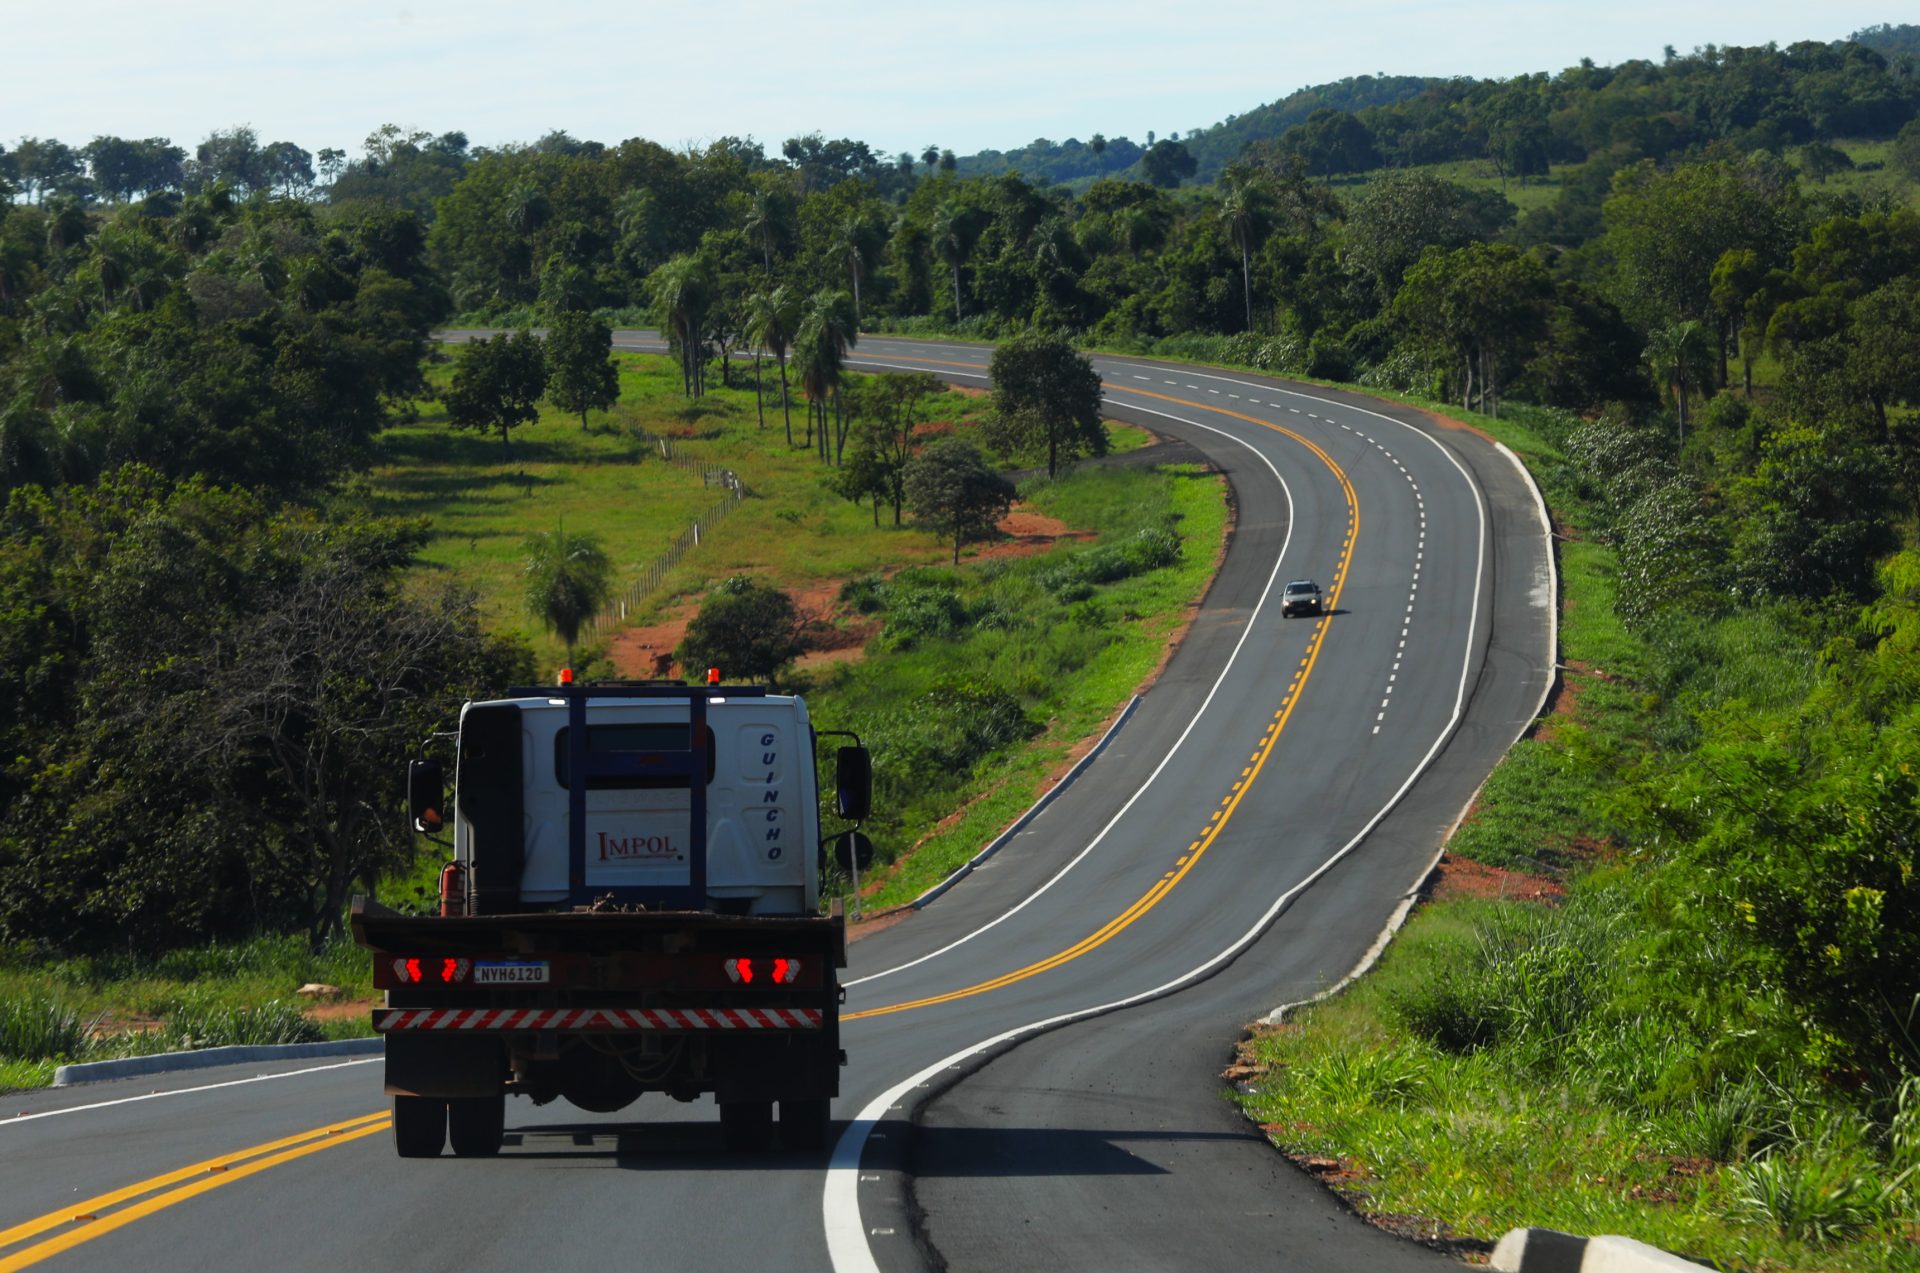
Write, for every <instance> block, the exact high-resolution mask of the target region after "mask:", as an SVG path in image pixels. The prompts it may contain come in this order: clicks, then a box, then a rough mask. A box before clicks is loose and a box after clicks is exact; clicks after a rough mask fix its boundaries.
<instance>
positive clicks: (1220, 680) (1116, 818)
mask: <svg viewBox="0 0 1920 1273" xmlns="http://www.w3.org/2000/svg"><path fill="white" fill-rule="evenodd" d="M1116 405H1123V406H1124V407H1125V409H1127V410H1129V411H1140V412H1144V413H1146V414H1147V415H1157V416H1159V417H1161V418H1162V419H1166V420H1175V421H1178V422H1179V423H1181V424H1186V425H1191V426H1193V427H1194V428H1197V429H1205V430H1206V431H1207V432H1209V433H1217V434H1219V435H1220V436H1221V437H1223V438H1226V439H1227V440H1228V441H1230V442H1237V443H1239V444H1240V445H1241V446H1244V447H1246V448H1247V450H1249V451H1251V452H1253V454H1254V456H1255V457H1256V458H1258V459H1259V460H1260V462H1261V463H1263V464H1265V465H1266V466H1267V471H1268V472H1270V473H1272V474H1273V477H1274V480H1275V481H1277V482H1279V483H1280V490H1281V492H1282V493H1283V494H1284V495H1285V496H1286V497H1287V536H1286V538H1285V539H1284V540H1282V541H1281V544H1280V552H1279V555H1277V556H1276V557H1275V558H1274V559H1273V571H1272V573H1271V574H1269V575H1268V576H1267V586H1266V587H1265V588H1263V589H1262V590H1261V592H1260V600H1259V602H1258V603H1256V604H1255V605H1254V607H1253V613H1252V614H1251V615H1249V616H1248V618H1247V626H1246V627H1245V629H1243V630H1242V631H1241V633H1240V639H1239V640H1238V641H1236V642H1234V646H1233V653H1232V654H1230V655H1228V656H1227V663H1226V666H1225V667H1223V668H1221V669H1220V675H1219V676H1218V677H1217V678H1215V680H1214V682H1213V688H1211V689H1209V690H1208V691H1207V696H1206V698H1205V699H1203V700H1202V701H1201V703H1200V706H1199V709H1198V710H1196V711H1195V712H1194V714H1193V719H1192V720H1190V721H1188V722H1187V727H1186V728H1185V729H1183V730H1181V731H1180V737H1178V738H1176V739H1175V740H1174V743H1173V746H1172V747H1171V748H1169V749H1168V751H1167V754H1166V755H1165V756H1164V757H1162V758H1161V761H1160V763H1159V764H1157V765H1155V766H1154V768H1153V772H1152V773H1150V774H1148V775H1147V779H1146V781H1145V782H1143V783H1141V784H1140V789H1139V790H1138V791H1135V792H1134V793H1133V795H1131V796H1130V797H1128V799H1127V802H1126V804H1124V805H1122V806H1121V807H1120V812H1118V813H1116V814H1114V815H1113V817H1112V818H1111V819H1109V820H1108V822H1107V824H1106V825H1105V826H1103V827H1101V828H1100V833H1099V834H1098V835H1096V836H1094V837H1093V839H1091V840H1089V841H1088V842H1087V847H1086V848H1084V849H1082V850H1080V852H1078V853H1076V854H1075V855H1074V856H1073V858H1072V860H1071V861H1069V862H1068V863H1067V864H1066V865H1065V866H1063V867H1061V868H1060V870H1059V871H1058V872H1057V873H1056V874H1055V875H1054V876H1053V878H1051V879H1049V880H1048V881H1047V882H1046V883H1045V884H1042V885H1041V886H1040V887H1039V888H1037V889H1035V890H1034V891H1033V892H1032V893H1030V894H1028V895H1027V896H1026V897H1025V898H1023V899H1022V900H1021V901H1020V903H1019V905H1017V906H1015V907H1014V908H1013V909H1012V910H1009V911H1007V912H1006V913H1005V914H1003V915H1001V916H999V917H998V918H996V919H994V920H991V921H989V922H988V923H986V924H983V925H981V926H980V927H979V928H976V929H974V930H973V931H972V932H970V933H968V934H967V935H966V936H964V937H960V938H957V939H956V940H954V941H950V942H948V943H947V944H946V945H944V946H942V947H940V948H939V949H938V950H934V951H929V952H928V953H927V954H924V955H922V956H920V957H919V958H918V959H912V960H909V961H907V962H906V963H904V964H896V965H895V966H894V967H892V968H886V969H882V970H881V971H879V972H876V973H870V974H868V975H867V976H865V977H857V978H855V979H854V980H852V981H846V982H842V983H841V984H842V985H844V986H846V987H848V988H849V989H851V988H852V987H854V986H859V985H864V984H866V983H867V982H869V981H878V980H879V979H880V978H882V977H891V976H892V975H893V974H894V973H896V972H904V971H906V970H907V969H909V968H913V967H917V966H918V965H920V964H924V963H926V962H927V961H928V960H930V959H938V958H939V957H940V956H942V955H944V954H946V953H947V952H948V951H951V950H953V949H955V948H956V947H959V946H963V945H965V944H966V943H968V942H970V941H972V940H973V939H974V938H976V937H978V936H980V935H981V934H982V933H984V932H987V931H988V930H990V929H993V928H996V927H998V926H999V925H1000V924H1003V923H1005V922H1006V921H1007V920H1009V919H1012V918H1013V917H1014V916H1015V915H1018V914H1019V913H1020V912H1021V911H1023V910H1025V909H1026V908H1027V907H1028V906H1030V905H1032V904H1033V903H1034V902H1036V901H1038V900H1040V896H1041V895H1042V894H1043V893H1045V892H1046V891H1047V890H1048V889H1050V888H1052V887H1053V886H1054V885H1055V884H1058V883H1059V882H1060V881H1061V880H1063V879H1065V878H1066V877H1067V873H1068V872H1069V871H1071V870H1073V868H1074V867H1076V866H1078V865H1080V863H1081V861H1082V860H1083V859H1084V858H1085V857H1086V856H1087V855H1088V854H1089V853H1091V852H1093V851H1094V849H1095V848H1097V847H1099V845H1100V842H1101V841H1102V840H1104V839H1106V838H1107V833H1108V832H1109V831H1111V830H1113V828H1114V827H1116V826H1117V825H1119V823H1120V819H1122V818H1124V817H1126V816H1127V812H1128V810H1130V809H1132V808H1133V806H1134V805H1136V804H1138V803H1139V802H1140V798H1141V797H1142V796H1144V795H1146V794H1147V789H1148V788H1150V787H1152V786H1153V784H1154V781H1155V779H1157V778H1159V777H1160V774H1161V771H1162V770H1164V769H1165V768H1166V767H1167V766H1168V765H1170V764H1172V763H1173V758H1174V756H1175V755H1177V754H1178V753H1179V751H1180V748H1181V747H1182V746H1183V745H1185V743H1186V741H1187V737H1188V735H1190V734H1192V733H1193V731H1194V728H1195V727H1196V726H1198V725H1199V723H1200V720H1201V718H1202V717H1204V716H1205V715H1206V714H1207V708H1208V707H1210V706H1211V705H1212V703H1213V700H1214V698H1215V696H1217V695H1218V694H1219V693H1220V687H1221V686H1222V685H1224V684H1226V680H1227V676H1228V674H1229V673H1231V672H1232V671H1233V665H1234V664H1235V663H1236V662H1237V661H1238V660H1239V658H1240V652H1241V650H1243V649H1244V648H1246V644H1247V641H1248V640H1249V639H1251V638H1252V636H1253V630H1254V627H1255V625H1256V624H1257V623H1258V622H1259V619H1260V612H1261V610H1263V609H1265V607H1266V604H1267V601H1268V599H1269V598H1270V597H1271V596H1272V594H1273V586H1274V584H1275V582H1277V581H1278V580H1279V578H1280V566H1281V564H1282V563H1283V562H1284V561H1286V558H1287V549H1288V548H1289V547H1291V546H1292V544H1293V521H1294V518H1293V489H1292V488H1291V487H1289V486H1288V485H1287V479H1286V478H1284V477H1282V476H1281V475H1280V470H1279V469H1278V468H1275V467H1274V463H1273V461H1272V460H1270V459H1268V458H1267V456H1266V455H1264V454H1263V453H1262V452H1261V451H1260V449H1259V448H1258V447H1256V446H1254V445H1253V443H1251V442H1249V441H1247V440H1246V439H1245V438H1241V437H1236V436H1235V435H1234V434H1232V433H1229V432H1228V431H1227V430H1225V429H1220V428H1215V427H1214V426H1213V425H1210V424H1202V423H1200V422H1199V421H1198V420H1189V419H1186V418H1185V417H1184V416H1177V415H1174V414H1172V413H1171V412H1167V411H1156V410H1154V409H1153V408H1152V407H1141V406H1135V405H1134V404H1133V403H1125V404H1116Z"/></svg>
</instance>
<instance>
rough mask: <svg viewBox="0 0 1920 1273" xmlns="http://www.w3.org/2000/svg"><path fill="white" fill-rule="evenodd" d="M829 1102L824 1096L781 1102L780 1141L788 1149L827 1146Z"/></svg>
mask: <svg viewBox="0 0 1920 1273" xmlns="http://www.w3.org/2000/svg"><path fill="white" fill-rule="evenodd" d="M827 1107H828V1102H827V1101H826V1099H825V1098H823V1097H810V1098H808V1099H806V1100H798V1101H781V1102H780V1143H781V1144H783V1145H785V1146H786V1147H787V1148H788V1149H800V1150H807V1151H816V1150H821V1149H825V1148H826V1147H827V1130H828V1127H829V1125H830V1120H829V1118H828V1116H827Z"/></svg>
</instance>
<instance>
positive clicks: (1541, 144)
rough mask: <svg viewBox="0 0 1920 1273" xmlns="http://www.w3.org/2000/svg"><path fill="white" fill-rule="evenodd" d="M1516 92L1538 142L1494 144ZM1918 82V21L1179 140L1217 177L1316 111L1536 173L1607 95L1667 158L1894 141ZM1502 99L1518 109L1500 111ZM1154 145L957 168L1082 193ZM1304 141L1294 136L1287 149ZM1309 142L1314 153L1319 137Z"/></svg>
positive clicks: (1403, 93)
mask: <svg viewBox="0 0 1920 1273" xmlns="http://www.w3.org/2000/svg"><path fill="white" fill-rule="evenodd" d="M1850 44H1851V45H1858V46H1860V48H1862V49H1868V50H1871V51H1872V52H1873V53H1874V54H1877V55H1878V56H1879V57H1880V58H1881V59H1883V60H1884V62H1885V68H1884V69H1881V68H1880V67H1879V64H1878V63H1873V60H1872V59H1871V58H1866V61H1865V62H1864V63H1863V62H1861V61H1859V60H1857V59H1859V58H1862V57H1863V56H1865V55H1863V54H1860V53H1859V52H1858V51H1856V52H1855V53H1854V54H1853V55H1852V57H1851V58H1850V57H1849V56H1848V54H1847V52H1846V50H1847V46H1848V45H1850ZM1519 85H1526V86H1527V88H1526V90H1525V91H1526V92H1527V93H1528V94H1529V95H1530V96H1532V98H1533V102H1532V105H1531V107H1530V108H1529V109H1527V110H1526V111H1523V112H1521V113H1523V114H1526V115H1530V116H1533V117H1535V118H1537V119H1539V120H1540V128H1539V129H1537V130H1536V132H1538V133H1539V134H1540V135H1539V136H1537V137H1535V138H1526V139H1507V138H1501V137H1499V136H1493V135H1495V134H1498V133H1500V131H1501V129H1502V128H1503V127H1505V128H1507V129H1508V131H1511V127H1512V125H1511V122H1510V121H1511V119H1512V117H1513V111H1512V109H1511V102H1512V100H1513V94H1512V93H1511V92H1510V91H1509V90H1511V89H1513V88H1514V87H1515V86H1519ZM1917 85H1920V25H1914V24H1911V23H1903V24H1899V25H1893V24H1889V23H1882V24H1880V25H1878V26H1871V27H1866V28H1863V29H1861V30H1859V31H1856V32H1854V33H1853V35H1852V36H1850V37H1849V38H1848V39H1846V40H1836V41H1833V42H1832V43H1831V44H1822V43H1819V42H1816V41H1803V42H1801V43H1798V44H1794V45H1790V46H1788V47H1787V48H1785V49H1781V48H1779V47H1778V46H1775V45H1766V46H1763V47H1760V48H1754V49H1734V48H1731V47H1729V48H1725V49H1721V48H1717V47H1715V46H1712V45H1709V46H1707V47H1706V48H1704V49H1696V50H1694V51H1693V53H1691V54H1687V55H1678V56H1676V55H1674V54H1672V53H1671V51H1669V56H1668V58H1667V60H1666V61H1665V62H1664V63H1653V62H1645V61H1632V62H1624V63H1622V64H1621V65H1620V66H1618V67H1595V66H1594V65H1593V63H1592V62H1591V61H1586V62H1583V63H1582V64H1581V65H1580V66H1579V67H1575V68H1570V69H1569V70H1567V71H1564V72H1561V73H1560V74H1559V75H1555V76H1552V77H1548V76H1546V75H1538V76H1523V77H1519V78H1518V79H1516V80H1511V81H1505V80H1497V79H1495V80H1475V79H1471V78H1468V77H1464V76H1463V77H1454V78H1447V79H1442V78H1434V77H1421V76H1412V75H1381V76H1374V75H1358V76H1353V77H1350V78H1348V79H1344V80H1340V81H1339V82H1337V83H1332V84H1316V85H1313V86H1311V87H1308V88H1303V89H1300V90H1298V91H1296V92H1293V93H1290V94H1288V95H1287V96H1286V97H1283V98H1281V99H1280V100H1278V101H1275V102H1270V103H1268V104H1267V105H1264V106H1257V107H1255V108H1254V109H1252V110H1250V111H1248V112H1246V113H1245V114H1244V115H1229V116H1228V117H1227V118H1226V119H1224V120H1222V121H1221V122H1220V123H1217V124H1215V125H1213V126H1212V127H1210V128H1201V129H1195V130H1194V131H1192V132H1189V133H1186V134H1184V135H1182V134H1180V133H1177V132H1176V133H1171V134H1169V137H1170V138H1171V139H1173V140H1177V141H1178V142H1180V143H1181V144H1182V145H1184V146H1185V147H1186V148H1187V151H1188V153H1189V154H1191V155H1192V156H1193V158H1194V161H1195V163H1196V164H1197V165H1198V171H1197V172H1196V173H1195V174H1194V177H1193V181H1194V183H1195V184H1205V183H1207V182H1210V181H1212V180H1214V179H1215V178H1216V177H1218V176H1219V175H1220V170H1221V169H1222V168H1224V167H1225V166H1226V165H1227V164H1229V163H1231V162H1233V160H1234V159H1235V158H1237V157H1238V156H1239V155H1240V154H1241V153H1242V152H1243V151H1245V150H1246V149H1247V147H1249V146H1251V145H1255V144H1257V143H1260V142H1270V141H1275V140H1277V139H1278V138H1280V137H1281V136H1283V135H1285V134H1286V133H1287V132H1288V131H1289V130H1292V129H1295V128H1297V127H1299V126H1300V125H1303V124H1305V123H1306V122H1307V120H1308V118H1309V117H1310V116H1311V115H1312V114H1313V113H1314V112H1315V111H1319V110H1328V111H1335V112H1340V113H1341V114H1342V116H1348V115H1350V116H1355V117H1357V118H1358V119H1359V120H1360V121H1361V123H1362V124H1364V125H1365V126H1366V128H1367V129H1368V131H1369V132H1371V133H1372V134H1373V135H1374V136H1375V137H1376V138H1377V139H1378V141H1379V143H1380V159H1381V161H1382V162H1384V163H1385V164H1387V165H1388V166H1403V165H1407V164H1414V163H1428V162H1438V161H1446V160H1452V159H1467V158H1480V157H1483V156H1485V155H1487V154H1488V153H1489V150H1490V148H1492V149H1498V148H1499V147H1501V146H1503V145H1505V146H1507V147H1508V148H1509V149H1514V148H1516V147H1517V148H1518V149H1519V150H1524V151H1527V152H1529V153H1528V154H1527V155H1521V154H1518V153H1516V154H1515V155H1514V156H1513V158H1515V159H1517V161H1518V163H1519V166H1518V167H1516V168H1515V170H1514V171H1515V172H1516V173H1520V174H1525V173H1527V172H1528V171H1530V170H1535V169H1537V170H1538V171H1540V172H1544V171H1545V163H1546V159H1547V158H1548V157H1549V155H1550V156H1551V158H1552V159H1553V160H1555V161H1556V162H1574V161H1577V160H1579V159H1582V158H1584V157H1585V152H1586V151H1588V150H1591V149H1594V148H1597V146H1598V145H1600V144H1604V142H1605V141H1606V140H1607V136H1606V127H1611V125H1610V124H1609V125H1606V126H1605V127H1603V126H1602V125H1600V124H1598V123H1596V124H1594V125H1592V126H1590V127H1587V128H1585V129H1584V130H1583V135H1581V136H1579V137H1577V138H1576V137H1572V136H1569V135H1567V133H1568V131H1569V128H1570V126H1571V124H1572V122H1573V121H1572V118H1571V116H1570V115H1568V114H1565V113H1563V114H1562V115H1561V117H1560V118H1558V119H1556V120H1554V121H1553V122H1554V130H1553V131H1554V133H1555V135H1554V136H1552V137H1551V138H1549V137H1547V136H1546V122H1547V121H1546V119H1545V118H1544V116H1545V115H1546V114H1547V112H1548V111H1565V110H1566V108H1571V110H1572V112H1573V113H1574V114H1580V113H1584V112H1585V109H1586V108H1587V107H1589V106H1591V105H1594V104H1595V103H1596V99H1598V98H1601V97H1611V98H1613V99H1614V100H1613V101H1611V102H1608V103H1606V110H1607V111H1608V112H1610V113H1611V114H1614V115H1622V114H1625V115H1646V116H1648V117H1649V118H1650V119H1653V117H1655V116H1660V115H1664V119H1654V120H1653V122H1652V123H1649V124H1648V125H1647V126H1646V127H1645V128H1642V129H1641V130H1640V131H1641V132H1642V133H1647V134H1648V135H1646V136H1640V135H1638V134H1635V135H1633V136H1631V137H1630V138H1629V140H1631V141H1632V142H1633V143H1634V144H1635V145H1637V146H1638V147H1639V148H1640V149H1641V150H1642V151H1643V152H1644V153H1648V154H1653V155H1656V156H1657V155H1659V154H1661V153H1665V152H1667V151H1670V150H1675V149H1679V148H1682V147H1684V146H1687V145H1694V144H1701V143H1704V142H1707V141H1711V140H1713V139H1715V138H1725V139H1729V140H1734V139H1738V140H1740V141H1741V142H1742V143H1743V144H1747V145H1749V146H1750V147H1752V148H1762V149H1767V150H1772V151H1775V152H1778V151H1779V150H1781V149H1782V148H1783V147H1785V146H1789V145H1797V144H1801V143H1803V142H1806V141H1810V140H1814V139H1830V138H1832V137H1834V136H1839V135H1867V136H1883V135H1890V133H1891V132H1892V130H1894V129H1897V128H1898V127H1899V125H1900V124H1901V123H1903V122H1904V121H1905V120H1906V119H1909V118H1912V116H1913V110H1914V102H1915V99H1916V86H1917ZM1796 89H1797V90H1798V91H1796ZM1503 97H1505V98H1506V99H1507V102H1508V104H1507V105H1504V106H1503V105H1502V104H1501V102H1500V99H1501V98H1503ZM1836 103H1839V104H1840V105H1839V108H1838V109H1836V107H1835V104H1836ZM1502 114H1504V115H1505V116H1506V117H1507V122H1505V123H1502V122H1500V121H1498V120H1497V119H1496V117H1497V116H1500V115H1502ZM1446 117H1451V118H1446ZM1616 131H1619V130H1617V129H1616ZM1654 134H1659V135H1658V136H1656V135H1654ZM1668 134H1671V135H1668ZM1297 136H1307V134H1299V135H1297ZM1490 136H1493V140H1492V142H1491V143H1490V141H1489V137H1490ZM1148 137H1149V139H1150V140H1149V142H1147V143H1142V142H1136V141H1133V140H1131V139H1129V138H1126V137H1115V138H1111V139H1103V141H1104V144H1103V147H1102V149H1101V150H1100V152H1099V153H1095V149H1094V145H1093V139H1088V140H1087V141H1082V140H1080V139H1078V138H1069V139H1068V140H1066V141H1064V142H1055V141H1051V140H1049V139H1047V138H1044V137H1041V138H1036V139H1035V140H1034V141H1032V142H1030V143H1029V144H1027V145H1026V146H1023V147H1021V148H1019V149H1017V150H1006V151H1001V150H983V151H981V152H980V153H978V154H975V155H966V156H963V157H961V158H960V160H959V172H960V175H961V176H963V177H976V176H993V175H996V174H998V173H1003V172H1010V171H1015V170H1017V171H1019V172H1020V173H1022V174H1023V175H1024V176H1026V178H1027V179H1028V180H1029V181H1033V182H1036V183H1038V184H1042V185H1055V184H1058V185H1068V184H1072V185H1076V186H1082V185H1084V184H1085V183H1087V182H1089V181H1091V180H1093V179H1095V178H1099V177H1120V176H1129V177H1134V178H1139V177H1140V176H1141V173H1140V170H1139V168H1138V164H1139V161H1140V157H1141V155H1142V154H1143V153H1144V151H1145V149H1146V145H1147V144H1150V143H1151V139H1152V138H1153V134H1148ZM1612 140H1619V138H1613V139H1612ZM1295 144H1296V141H1295V139H1289V140H1288V142H1287V143H1286V145H1287V146H1289V147H1294V146H1295ZM1301 144H1302V145H1303V146H1307V147H1311V145H1312V143H1311V141H1308V142H1305V143H1301ZM1362 166H1366V165H1362ZM1333 171H1343V169H1340V168H1337V167H1336V168H1334V169H1333Z"/></svg>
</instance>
